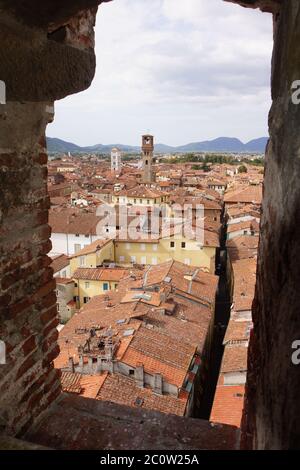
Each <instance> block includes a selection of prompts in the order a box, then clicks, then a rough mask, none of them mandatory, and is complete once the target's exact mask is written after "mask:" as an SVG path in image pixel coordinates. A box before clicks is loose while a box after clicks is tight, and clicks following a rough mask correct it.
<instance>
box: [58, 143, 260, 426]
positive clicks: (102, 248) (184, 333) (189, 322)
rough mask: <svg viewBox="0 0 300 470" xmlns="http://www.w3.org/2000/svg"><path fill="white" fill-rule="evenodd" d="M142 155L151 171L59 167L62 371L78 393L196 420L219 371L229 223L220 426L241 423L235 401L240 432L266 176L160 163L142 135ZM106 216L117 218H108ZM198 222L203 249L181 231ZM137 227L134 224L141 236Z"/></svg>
mask: <svg viewBox="0 0 300 470" xmlns="http://www.w3.org/2000/svg"><path fill="white" fill-rule="evenodd" d="M148 137H150V139H148V140H147V138H148ZM142 152H143V153H142V154H143V157H142V160H143V168H142V172H141V171H140V169H139V167H138V165H135V164H134V162H133V163H132V162H130V163H128V164H127V163H125V162H123V164H122V166H121V169H120V170H119V171H117V170H114V171H111V168H108V167H107V165H108V163H105V162H102V163H101V162H100V163H99V161H98V160H96V159H93V160H91V159H90V160H86V159H82V161H78V159H72V157H68V158H64V159H63V161H62V162H55V161H53V162H51V163H50V168H49V194H50V201H51V210H50V216H49V224H50V225H51V227H52V236H51V240H52V252H51V256H52V268H53V270H54V275H55V279H56V285H57V305H58V310H59V318H60V325H59V326H58V329H59V330H60V333H59V344H60V351H61V352H60V355H59V357H58V358H57V360H56V362H55V367H57V368H58V369H60V370H61V371H62V384H63V388H64V390H65V391H66V392H68V393H76V394H79V395H82V396H86V397H90V398H96V399H99V400H106V401H107V400H109V401H113V402H116V403H121V404H126V405H130V406H134V407H140V408H151V409H154V410H158V411H161V412H165V413H173V414H177V415H181V416H194V415H195V414H197V411H198V410H199V409H200V407H201V403H202V398H203V388H204V386H205V383H206V380H207V373H208V367H209V363H210V353H211V344H212V337H213V332H214V328H215V303H216V296H217V293H218V283H219V278H218V276H217V275H216V273H218V265H219V262H220V240H221V237H222V233H223V232H222V225H224V222H226V226H227V241H226V244H227V250H228V253H229V256H228V265H227V270H228V276H227V278H228V280H229V289H230V291H231V295H232V311H231V318H230V322H229V326H228V330H227V332H226V335H225V340H224V347H225V351H224V358H223V362H222V367H221V372H220V378H219V382H218V386H217V391H216V396H215V400H214V406H213V411H212V416H211V419H212V420H214V421H218V422H230V419H232V420H233V418H230V416H229V415H226V409H227V411H228V406H227V404H226V403H227V402H226V400H227V399H228V397H229V398H230V400H231V403H232V409H233V408H234V409H235V411H234V413H235V417H234V423H233V424H236V425H239V422H238V421H239V418H240V414H241V409H242V405H243V394H244V383H245V374H246V365H245V364H244V362H245V360H246V354H247V344H248V337H249V333H250V330H251V302H252V298H253V292H254V283H255V265H256V262H255V253H256V252H255V250H256V249H257V245H256V244H257V240H258V224H259V218H260V203H261V173H260V169H259V168H256V169H255V168H253V167H250V166H249V170H248V171H249V174H248V175H246V176H245V175H244V174H243V175H242V174H238V173H237V172H236V168H235V167H234V166H230V165H212V167H211V171H209V172H202V171H201V170H199V171H198V170H195V171H193V170H192V169H191V167H189V165H183V166H180V165H179V166H177V165H174V166H172V165H171V168H170V167H169V168H166V167H165V166H164V165H155V164H154V163H153V138H152V137H151V136H144V137H143V148H142ZM62 177H63V178H62ZM185 207H187V208H188V209H187V213H186V212H185ZM199 207H200V208H201V210H202V212H201V216H200V219H199V215H198V212H197V211H198V209H199ZM124 209H125V212H126V230H125V226H124V218H123V215H124V214H123V213H124ZM107 212H109V213H110V215H111V214H114V217H115V218H113V219H111V218H107ZM187 214H188V216H187ZM153 215H156V219H155V221H156V222H155V224H154V225H153ZM187 218H188V221H189V222H190V225H191V227H192V229H193V230H194V231H197V228H198V224H199V220H200V227H201V234H202V239H201V240H199V239H193V238H192V237H190V236H187V235H186V233H185V232H184V230H182V228H183V225H184V223H185V222H186V219H187ZM127 225H129V226H130V225H132V226H133V233H134V237H132V236H131V232H130V231H129V232H128V227H127ZM166 226H167V227H168V229H169V230H168V231H167V232H166V230H165V229H166ZM250 255H251V256H250ZM247 263H249V266H248V265H247ZM218 410H219V412H218ZM220 410H221V411H222V412H221V411H220ZM222 413H223V414H222Z"/></svg>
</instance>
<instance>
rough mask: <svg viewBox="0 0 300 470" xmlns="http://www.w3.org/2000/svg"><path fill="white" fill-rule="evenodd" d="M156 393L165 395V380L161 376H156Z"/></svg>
mask: <svg viewBox="0 0 300 470" xmlns="http://www.w3.org/2000/svg"><path fill="white" fill-rule="evenodd" d="M153 391H154V393H157V394H158V395H162V394H163V378H162V375H161V374H154V389H153Z"/></svg>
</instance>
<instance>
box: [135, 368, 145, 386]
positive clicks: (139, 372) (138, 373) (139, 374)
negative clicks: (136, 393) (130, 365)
mask: <svg viewBox="0 0 300 470" xmlns="http://www.w3.org/2000/svg"><path fill="white" fill-rule="evenodd" d="M134 376H135V382H136V385H137V386H138V387H140V388H144V385H145V382H144V365H143V364H137V365H136V368H135V374H134Z"/></svg>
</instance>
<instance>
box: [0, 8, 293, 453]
mask: <svg viewBox="0 0 300 470" xmlns="http://www.w3.org/2000/svg"><path fill="white" fill-rule="evenodd" d="M220 1H221V0H220ZM231 1H232V2H233V3H237V4H238V3H239V4H241V5H243V6H250V7H259V8H261V9H262V10H263V11H265V12H267V13H273V15H274V53H273V65H272V98H273V106H272V110H271V112H270V116H269V126H270V141H269V143H268V146H267V150H266V163H267V164H266V170H265V183H264V199H263V213H262V224H261V241H260V247H259V263H258V273H257V290H256V296H255V302H254V304H253V318H254V328H253V334H251V338H250V348H249V361H248V362H249V371H248V382H247V396H246V402H245V415H244V416H245V420H244V424H243V432H242V445H243V446H244V447H246V448H253V447H254V448H269V449H272V448H277V449H278V448H279V449H280V448H281V449H292V448H297V447H298V448H299V447H300V442H299V436H300V419H299V417H300V403H299V401H295V400H293V397H295V396H297V392H298V391H299V388H300V374H299V369H297V367H295V366H294V365H293V364H292V363H291V361H290V360H289V353H288V351H289V347H290V345H291V344H292V340H293V339H294V338H293V336H294V335H295V334H296V332H297V331H299V328H300V317H299V309H300V298H299V288H298V286H299V282H300V274H299V262H300V252H299V246H300V233H299V225H297V223H296V222H297V220H298V217H299V210H300V206H299V201H300V185H299V179H300V167H299V158H298V154H299V148H300V133H299V122H300V107H299V106H298V107H297V106H296V105H295V104H294V103H293V102H292V100H291V85H292V82H293V80H298V79H299V78H300V50H299V47H298V46H299V45H298V38H299V34H300V30H299V29H300V25H299V21H297V19H298V18H299V15H300V3H299V1H298V0H285V1H284V2H283V1H280V0H251V1H250V0H240V1H239V0H231ZM3 3H4V2H3ZM21 3H22V6H20V2H17V1H12V2H5V3H4V5H5V6H3V10H5V15H1V17H0V22H1V27H0V31H1V35H2V34H3V31H5V34H4V35H3V40H1V42H0V47H1V48H2V50H1V52H2V53H3V55H4V57H6V58H8V57H9V60H4V61H1V64H0V71H1V74H0V75H1V80H2V81H3V82H4V83H5V84H6V104H5V105H1V107H0V123H1V124H0V126H1V127H0V142H1V152H0V163H1V166H0V169H1V186H0V209H1V212H0V213H1V229H2V230H1V233H0V246H1V249H2V251H1V262H2V264H1V273H0V274H1V292H0V297H1V304H0V309H1V310H0V315H1V324H0V325H1V327H2V326H3V325H4V324H5V326H7V325H9V326H10V327H15V325H18V328H20V330H21V329H23V332H24V334H25V333H26V331H29V330H26V328H25V326H26V324H28V323H29V324H32V325H34V329H35V330H34V334H35V335H38V337H39V345H38V347H36V348H35V349H33V352H31V353H30V354H29V355H27V356H26V355H24V354H26V353H24V354H22V355H21V354H20V355H19V356H18V357H17V358H16V362H15V363H14V364H12V360H11V359H12V358H11V355H10V353H8V350H7V348H6V349H5V345H8V344H10V341H11V340H12V335H11V333H10V331H11V330H12V328H8V329H4V331H5V334H4V335H3V333H2V330H1V335H2V338H3V339H1V341H0V358H2V361H3V354H5V353H3V350H4V351H6V363H4V364H1V369H0V370H1V372H2V371H3V372H4V376H5V380H6V389H5V390H4V391H2V393H1V396H0V418H1V419H0V422H1V427H4V429H5V430H6V432H7V433H8V434H9V435H11V436H24V435H25V434H26V433H27V434H26V435H28V432H29V430H30V431H31V434H30V439H31V440H32V441H33V442H35V441H38V436H37V435H35V433H34V430H35V425H36V423H37V422H38V420H39V419H41V418H42V417H43V416H45V413H47V412H48V411H49V410H50V408H51V406H52V405H53V404H55V406H57V407H58V410H59V411H60V412H62V410H63V408H62V407H59V404H56V403H57V398H58V397H59V396H60V395H61V383H60V373H59V372H58V371H57V370H56V369H55V368H53V361H54V359H55V358H56V357H57V356H58V353H59V348H58V344H57V330H56V324H55V323H56V321H57V308H56V296H55V281H54V279H53V272H52V269H51V268H50V267H49V266H50V261H49V258H48V255H47V254H48V253H49V251H50V249H51V246H50V245H51V244H50V242H49V238H50V228H49V226H48V223H47V217H48V210H49V206H50V204H49V197H48V194H47V168H46V165H47V154H46V139H45V129H46V126H47V124H48V123H49V122H51V121H52V120H53V117H54V108H53V103H54V101H56V100H59V99H62V98H63V97H65V96H67V95H70V94H73V93H77V92H79V91H82V90H83V89H85V88H87V87H88V86H89V85H90V83H91V81H92V79H93V76H94V71H95V56H94V52H93V47H94V35H93V25H94V19H95V8H96V6H97V5H98V4H99V3H101V2H100V0H94V1H93V0H89V2H88V4H89V6H90V10H84V8H83V2H82V1H80V0H72V1H69V0H66V1H65V2H64V8H63V9H60V8H57V10H55V9H51V8H49V5H50V2H48V1H45V2H34V3H35V4H34V6H32V5H30V7H28V3H30V2H21ZM8 5H10V6H8ZM11 5H13V8H11ZM2 26H3V27H2ZM8 26H9V28H8ZM83 26H84V34H82V27H83ZM6 31H7V32H6ZM1 37H2V36H1ZM20 37H22V40H20ZM33 38H34V39H35V40H34V41H33V40H32V39H33ZM13 44H17V46H18V47H17V48H15V49H13V48H12V45H13ZM28 44H30V47H29V48H28ZM28 51H29V52H28ZM29 57H30V60H29ZM20 58H22V60H20ZM37 70H41V71H43V70H46V71H47V73H42V72H41V73H39V74H37V73H36V71H37ZM21 77H22V79H20V78H21ZM3 106H4V107H3ZM16 188H18V190H16ZM14 219H16V220H18V227H19V229H18V232H16V229H15V224H13V223H12V220H14ZM28 233H30V234H31V236H30V237H29V238H27V234H28ZM33 240H34V243H33ZM15 265H17V266H18V268H17V269H15V268H14V266H15ZM5 270H6V271H5ZM270 281H271V282H270ZM27 334H28V333H27ZM29 339H30V338H29V337H27V338H21V337H20V339H19V342H20V344H19V345H18V346H21V347H22V346H23V343H24V342H25V341H26V340H29ZM33 343H34V342H33ZM3 345H4V346H3ZM42 345H43V346H42ZM269 345H271V346H272V347H269ZM1 347H2V349H1ZM23 349H26V348H23ZM283 350H284V351H283ZM283 352H284V354H283ZM2 368H3V369H2ZM33 370H35V371H39V374H40V375H37V374H32V372H33ZM29 377H31V379H30V380H29V382H28V383H27V385H26V387H27V388H24V384H25V383H26V379H29ZM42 377H45V378H44V379H43V380H41V378H42ZM282 383H287V384H288V387H286V388H285V390H282V389H281V388H279V386H278V385H277V384H282ZM2 385H3V375H2V374H1V378H0V386H2ZM29 388H30V390H31V393H28V392H29ZM16 392H17V393H16ZM26 394H28V396H27V395H26ZM64 403H68V406H71V405H70V403H71V402H70V401H67V402H64ZM81 403H82V406H83V407H84V406H85V405H84V404H83V401H81ZM93 406H94V407H95V410H102V412H103V407H101V404H100V403H97V404H93ZM106 406H107V405H106ZM112 409H113V410H115V413H116V414H117V413H118V412H120V413H121V409H120V408H118V407H112ZM53 413H54V414H53V415H52V419H54V417H55V412H53ZM57 414H58V415H59V412H57ZM146 414H147V413H146ZM147 416H148V417H149V420H150V419H151V414H147ZM55 419H58V417H57V416H56V418H55ZM76 419H77V421H76ZM160 419H161V426H164V423H168V425H169V427H170V426H171V425H173V426H174V425H175V423H176V422H178V421H176V420H174V421H172V420H171V419H170V418H164V419H163V418H160ZM78 420H79V418H76V416H75V415H74V423H75V424H76V422H77V423H78ZM168 420H169V421H168ZM79 422H80V421H79ZM180 423H181V426H182V427H181V431H182V429H183V428H184V431H185V432H182V434H184V433H186V434H187V435H188V433H189V432H191V431H188V429H187V428H188V426H189V422H188V423H187V425H186V428H185V424H184V422H183V421H180ZM161 426H160V427H161ZM99 428H100V427H99ZM210 428H211V426H210V425H209V424H208V425H207V427H205V425H204V424H203V423H194V424H193V430H192V432H193V433H196V434H198V438H199V440H198V445H199V442H200V445H201V442H202V445H203V448H206V447H205V434H209V433H212V432H213V431H212V430H211V429H210ZM40 429H41V428H40ZM100 429H101V428H100ZM165 429H168V427H167V426H166V427H165ZM201 430H202V433H201ZM225 431H226V429H225V430H224V433H225ZM228 432H229V431H228ZM190 435H191V434H190ZM224 435H225V434H224ZM199 436H201V438H200V437H199ZM48 438H49V436H48ZM40 439H41V435H40ZM65 439H67V437H66V436H65ZM223 441H224V439H223ZM48 442H49V441H48ZM52 442H53V441H52ZM226 442H227V446H229V445H230V444H229V443H228V441H226ZM65 444H66V441H65ZM217 444H218V443H217V442H216V445H217ZM66 445H67V444H66ZM206 445H207V442H206Z"/></svg>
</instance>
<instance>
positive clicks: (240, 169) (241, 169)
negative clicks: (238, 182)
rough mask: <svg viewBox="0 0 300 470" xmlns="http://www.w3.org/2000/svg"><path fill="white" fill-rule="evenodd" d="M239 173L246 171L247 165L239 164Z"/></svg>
mask: <svg viewBox="0 0 300 470" xmlns="http://www.w3.org/2000/svg"><path fill="white" fill-rule="evenodd" d="M238 172H239V173H248V170H247V167H246V166H245V165H241V166H239V168H238Z"/></svg>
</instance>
